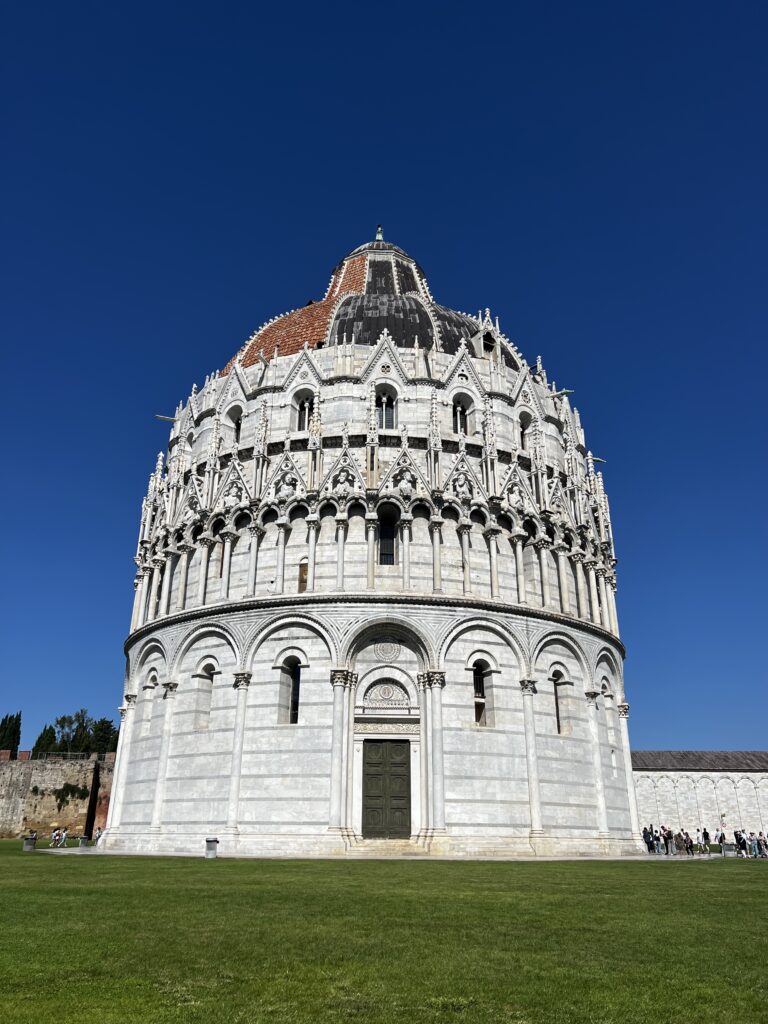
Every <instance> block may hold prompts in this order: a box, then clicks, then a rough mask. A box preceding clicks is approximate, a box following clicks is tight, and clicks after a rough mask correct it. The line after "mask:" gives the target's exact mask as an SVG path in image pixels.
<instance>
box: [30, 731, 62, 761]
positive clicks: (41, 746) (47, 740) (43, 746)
mask: <svg viewBox="0 0 768 1024" xmlns="http://www.w3.org/2000/svg"><path fill="white" fill-rule="evenodd" d="M55 750H56V730H55V729H54V728H53V726H52V725H44V726H43V731H42V732H41V733H40V735H39V736H38V737H37V739H36V740H35V745H34V747H32V757H37V756H38V755H39V754H50V753H52V752H53V751H55Z"/></svg>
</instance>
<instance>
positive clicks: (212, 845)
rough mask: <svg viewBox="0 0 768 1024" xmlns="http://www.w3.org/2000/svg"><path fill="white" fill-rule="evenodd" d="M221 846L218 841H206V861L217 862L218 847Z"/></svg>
mask: <svg viewBox="0 0 768 1024" xmlns="http://www.w3.org/2000/svg"><path fill="white" fill-rule="evenodd" d="M218 845H219V840H218V839H206V840H205V859H206V860H215V859H216V856H217V850H216V847H217V846H218Z"/></svg>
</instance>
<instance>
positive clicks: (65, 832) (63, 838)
mask: <svg viewBox="0 0 768 1024" xmlns="http://www.w3.org/2000/svg"><path fill="white" fill-rule="evenodd" d="M68 835H69V830H68V829H66V828H64V829H62V830H61V835H60V836H59V847H60V848H61V847H64V848H66V845H67V836H68Z"/></svg>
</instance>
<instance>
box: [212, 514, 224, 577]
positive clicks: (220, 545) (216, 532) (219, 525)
mask: <svg viewBox="0 0 768 1024" xmlns="http://www.w3.org/2000/svg"><path fill="white" fill-rule="evenodd" d="M223 529H224V520H223V519H217V520H216V522H215V523H214V524H213V525H212V526H211V533H212V534H213V536H214V537H215V538H216V547H215V548H214V551H213V554H214V557H215V558H216V561H217V566H216V573H217V575H218V576H219V578H221V576H223V574H224V538H223V537H222V536H221V531H222V530H223Z"/></svg>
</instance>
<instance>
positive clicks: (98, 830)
mask: <svg viewBox="0 0 768 1024" xmlns="http://www.w3.org/2000/svg"><path fill="white" fill-rule="evenodd" d="M100 839H101V828H98V827H97V828H96V831H95V832H94V834H93V842H94V844H95V845H97V846H98V843H99V840H100Z"/></svg>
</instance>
